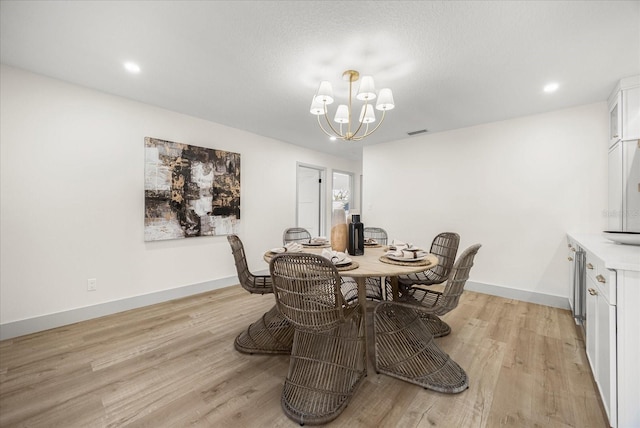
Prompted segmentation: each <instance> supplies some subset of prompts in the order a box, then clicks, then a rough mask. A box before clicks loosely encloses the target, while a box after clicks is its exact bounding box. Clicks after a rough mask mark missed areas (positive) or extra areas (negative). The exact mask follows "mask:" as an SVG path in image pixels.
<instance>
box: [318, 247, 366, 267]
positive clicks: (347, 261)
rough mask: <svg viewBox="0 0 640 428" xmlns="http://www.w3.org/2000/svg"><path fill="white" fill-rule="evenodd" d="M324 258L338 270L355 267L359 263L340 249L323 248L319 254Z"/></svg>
mask: <svg viewBox="0 0 640 428" xmlns="http://www.w3.org/2000/svg"><path fill="white" fill-rule="evenodd" d="M320 255H321V256H322V257H324V258H325V259H327V260H329V261H330V262H331V263H333V265H334V266H335V267H336V269H338V270H339V271H345V270H353V269H357V268H358V267H359V266H360V265H359V264H358V262H356V261H353V260H352V259H351V258H350V257H349V255H348V254H346V253H343V252H342V251H334V250H332V249H331V248H325V249H324V250H322V253H321V254H320Z"/></svg>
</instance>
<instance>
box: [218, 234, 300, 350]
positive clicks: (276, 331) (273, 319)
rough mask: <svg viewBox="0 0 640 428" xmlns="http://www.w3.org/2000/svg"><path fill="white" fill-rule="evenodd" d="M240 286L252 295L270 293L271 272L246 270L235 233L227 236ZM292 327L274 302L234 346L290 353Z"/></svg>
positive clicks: (240, 335)
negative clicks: (265, 273)
mask: <svg viewBox="0 0 640 428" xmlns="http://www.w3.org/2000/svg"><path fill="white" fill-rule="evenodd" d="M227 241H229V245H231V252H232V253H233V258H234V260H235V264H236V271H237V272H238V280H239V281H240V285H241V286H242V288H244V289H245V290H247V291H248V292H249V293H252V294H266V293H273V285H272V281H271V276H270V275H254V274H253V273H251V271H249V266H248V264H247V257H246V255H245V252H244V245H243V244H242V241H241V240H240V238H239V237H238V236H237V235H227ZM293 332H294V330H293V326H291V324H290V323H289V321H287V320H286V319H285V318H284V317H283V316H282V314H281V313H280V312H279V311H278V309H277V308H276V306H275V305H274V306H273V307H272V308H271V309H270V310H269V311H267V312H266V313H265V314H264V315H262V316H261V317H260V318H259V319H258V320H257V321H255V322H254V323H252V324H251V325H249V327H248V328H247V329H246V330H245V331H243V332H241V333H240V334H239V335H238V336H237V337H236V339H235V342H234V346H235V348H236V349H237V350H238V351H240V352H243V353H246V354H290V353H291V345H292V344H293Z"/></svg>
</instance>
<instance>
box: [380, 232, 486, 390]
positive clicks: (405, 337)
mask: <svg viewBox="0 0 640 428" xmlns="http://www.w3.org/2000/svg"><path fill="white" fill-rule="evenodd" d="M480 247H481V245H480V244H476V245H472V246H471V247H469V248H467V249H466V250H465V251H464V252H463V253H462V254H461V255H460V257H459V258H458V260H457V261H456V263H455V264H454V266H453V268H452V273H451V276H450V278H449V279H448V280H447V284H446V285H445V288H444V291H442V292H438V291H433V290H429V289H426V288H425V289H423V288H418V287H421V286H415V287H412V288H411V289H410V290H409V293H408V294H404V295H402V296H401V297H400V299H399V300H397V301H385V302H381V303H380V304H378V306H377V307H376V308H375V310H374V315H373V323H374V340H375V364H376V371H377V372H379V373H385V374H387V375H389V376H393V377H396V378H398V379H402V380H405V381H407V382H411V383H415V384H417V385H420V386H422V387H424V388H427V389H432V390H434V391H439V392H445V393H450V394H453V393H457V392H461V391H463V390H465V389H466V388H468V386H469V380H468V378H467V374H466V373H465V371H464V370H463V369H462V368H461V367H460V366H459V365H458V364H457V363H456V362H455V361H453V360H452V359H451V358H450V357H449V355H447V354H446V353H445V352H444V351H442V350H441V349H440V348H439V347H438V345H437V344H436V343H435V341H434V336H433V334H432V333H431V329H430V328H429V326H428V324H427V323H426V322H425V319H424V318H423V317H422V316H421V315H423V314H424V313H426V314H432V315H444V314H446V313H447V312H449V311H451V310H452V309H453V308H455V307H456V306H457V305H458V301H459V300H460V296H461V295H462V292H463V291H464V285H465V283H466V282H467V279H468V278H469V271H470V270H471V267H472V266H473V260H474V258H475V256H476V254H477V253H478V250H479V249H480Z"/></svg>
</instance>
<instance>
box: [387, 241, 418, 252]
mask: <svg viewBox="0 0 640 428" xmlns="http://www.w3.org/2000/svg"><path fill="white" fill-rule="evenodd" d="M411 247H413V244H408V243H406V242H402V241H396V240H395V239H394V240H393V241H392V242H391V245H389V249H391V250H404V249H405V248H411Z"/></svg>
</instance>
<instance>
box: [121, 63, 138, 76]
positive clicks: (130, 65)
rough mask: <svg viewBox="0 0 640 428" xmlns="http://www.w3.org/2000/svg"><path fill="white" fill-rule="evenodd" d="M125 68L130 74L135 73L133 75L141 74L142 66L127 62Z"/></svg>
mask: <svg viewBox="0 0 640 428" xmlns="http://www.w3.org/2000/svg"><path fill="white" fill-rule="evenodd" d="M124 68H125V70H127V71H128V72H129V73H133V74H138V73H140V66H139V65H138V64H136V63H135V62H125V63H124Z"/></svg>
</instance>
